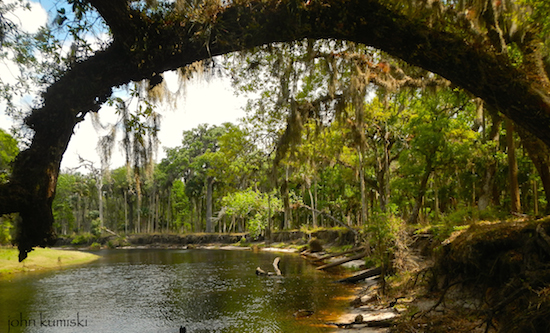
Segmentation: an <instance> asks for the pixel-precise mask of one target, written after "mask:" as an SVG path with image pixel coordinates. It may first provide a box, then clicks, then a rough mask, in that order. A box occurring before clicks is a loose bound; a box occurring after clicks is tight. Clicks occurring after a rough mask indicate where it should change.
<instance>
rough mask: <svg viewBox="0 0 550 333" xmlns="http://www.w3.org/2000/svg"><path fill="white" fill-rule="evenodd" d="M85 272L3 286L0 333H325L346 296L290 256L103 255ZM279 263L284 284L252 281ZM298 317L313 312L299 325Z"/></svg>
mask: <svg viewBox="0 0 550 333" xmlns="http://www.w3.org/2000/svg"><path fill="white" fill-rule="evenodd" d="M99 254H100V255H101V256H102V258H101V259H100V260H98V261H97V262H94V263H92V264H90V265H86V266H80V267H76V268H70V269H65V270H62V271H58V272H48V273H40V274H28V275H24V276H16V277H13V278H12V279H11V280H6V279H3V280H1V279H0V332H9V333H11V332H14V333H19V332H26V333H31V332H32V333H34V332H40V333H43V332H44V333H47V332H55V333H58V332H60V333H65V332H71V333H87V332H117V333H118V332H128V333H141V332H159V333H168V332H174V333H177V332H179V327H180V326H181V325H183V326H185V327H186V328H187V332H189V333H196V332H266V333H267V332H284V333H287V332H289V333H291V332H303V333H305V332H330V331H331V329H330V328H327V327H322V325H321V324H322V323H324V322H326V321H330V320H334V318H330V317H331V315H332V316H334V315H335V314H336V313H337V312H339V311H341V310H342V309H343V308H344V307H345V306H346V304H347V301H346V300H342V297H341V296H343V295H348V294H349V293H350V290H348V289H346V288H345V287H344V286H341V285H339V284H335V283H332V281H334V280H335V279H336V277H334V276H330V275H329V274H327V273H323V272H318V271H316V270H315V269H314V267H312V266H310V265H309V264H307V263H306V262H304V260H302V259H300V258H299V257H298V256H296V255H289V254H272V253H252V252H250V251H223V250H150V249H149V250H136V249H134V250H105V251H100V252H99ZM277 256H280V257H281V262H280V264H279V267H280V268H281V271H282V272H283V275H284V276H285V277H284V278H283V279H277V278H265V277H257V276H256V275H255V269H256V267H258V266H259V267H262V268H263V269H264V270H270V271H272V270H273V267H272V262H273V259H274V258H275V257H277ZM299 310H312V311H314V314H313V315H312V316H311V317H309V318H306V319H296V318H295V317H294V316H293V314H295V313H296V312H297V311H299Z"/></svg>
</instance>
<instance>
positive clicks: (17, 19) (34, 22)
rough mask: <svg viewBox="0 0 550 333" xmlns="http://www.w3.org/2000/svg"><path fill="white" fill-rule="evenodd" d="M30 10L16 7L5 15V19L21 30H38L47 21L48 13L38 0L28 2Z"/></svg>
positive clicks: (31, 31) (32, 31) (30, 31)
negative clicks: (36, 0)
mask: <svg viewBox="0 0 550 333" xmlns="http://www.w3.org/2000/svg"><path fill="white" fill-rule="evenodd" d="M29 7H30V10H29V9H27V8H17V9H16V10H15V11H13V12H12V13H8V14H7V15H6V17H7V19H9V20H11V21H12V22H14V23H15V24H17V25H18V26H19V27H20V28H21V29H22V30H23V31H25V32H28V33H35V32H38V30H39V29H40V27H43V26H45V25H46V23H47V22H48V13H47V12H46V10H45V9H44V7H42V5H41V4H40V3H38V2H32V1H30V2H29Z"/></svg>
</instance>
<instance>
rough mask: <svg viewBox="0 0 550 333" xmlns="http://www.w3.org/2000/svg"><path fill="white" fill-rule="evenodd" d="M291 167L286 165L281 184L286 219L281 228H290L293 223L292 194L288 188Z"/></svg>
mask: <svg viewBox="0 0 550 333" xmlns="http://www.w3.org/2000/svg"><path fill="white" fill-rule="evenodd" d="M289 173H290V167H289V166H288V165H285V178H284V180H283V183H282V184H281V196H282V197H283V209H284V219H283V221H282V223H281V230H285V229H289V228H290V225H291V224H292V210H291V207H290V195H289V190H288V178H289Z"/></svg>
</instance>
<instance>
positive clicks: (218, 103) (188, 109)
mask: <svg viewBox="0 0 550 333" xmlns="http://www.w3.org/2000/svg"><path fill="white" fill-rule="evenodd" d="M5 1H11V0H5ZM30 3H31V10H30V11H26V10H25V11H19V12H17V13H15V15H14V16H12V17H11V19H12V20H13V21H14V22H18V23H20V24H21V26H22V28H23V29H24V30H26V31H28V32H36V31H37V30H38V29H39V28H40V27H41V26H43V25H45V24H47V22H48V21H51V20H52V15H54V14H55V13H53V14H52V13H51V12H52V9H53V8H55V7H54V6H53V4H52V2H51V0H43V1H40V2H30ZM48 11H50V13H48ZM16 72H17V71H16V69H15V67H14V66H13V65H11V64H9V63H5V62H4V63H0V77H1V78H2V80H4V81H9V80H13V75H14V73H16ZM175 77H176V76H175V75H174V74H173V73H165V80H166V82H167V84H168V87H169V89H170V90H171V91H176V90H177V88H176V85H177V84H176V79H175ZM186 87H187V88H186V92H185V94H184V96H180V97H179V98H178V101H179V103H178V104H177V106H176V107H175V108H173V107H171V106H169V105H162V106H160V107H158V108H157V109H156V111H158V112H160V113H161V114H162V122H161V129H160V133H159V139H160V143H159V151H158V154H157V161H158V162H160V160H161V159H162V158H163V157H164V156H165V155H164V149H163V147H175V146H178V145H180V144H181V140H182V133H183V131H186V130H190V129H192V128H195V127H197V126H198V125H199V124H204V123H207V124H212V125H220V124H222V123H224V122H236V121H237V120H238V119H239V118H242V117H243V116H244V115H245V113H244V106H245V105H246V98H245V97H244V96H242V95H241V96H236V94H235V92H234V90H233V88H232V87H231V84H230V81H229V79H228V78H211V79H210V80H208V81H206V80H204V79H193V80H191V81H190V82H188V83H187V86H186ZM27 107H28V106H27ZM4 109H5V105H2V104H1V102H0V128H2V129H4V130H8V129H9V127H10V126H11V120H10V119H9V117H7V116H6V115H5V113H4ZM99 115H100V119H101V120H102V122H104V123H105V122H108V121H114V119H115V115H114V110H113V109H112V108H111V109H110V108H109V107H103V108H102V109H101V110H100V111H99ZM74 133H75V134H74V135H73V137H72V139H71V141H70V143H69V146H68V148H67V151H66V152H65V155H64V156H63V161H62V163H61V169H62V170H67V169H72V168H76V167H78V166H79V156H80V157H82V158H83V159H85V160H88V161H92V162H94V163H95V165H96V166H97V167H99V166H100V162H99V161H100V160H99V156H98V154H97V151H96V146H97V141H98V133H97V132H96V130H95V129H94V127H93V125H92V121H91V119H90V115H87V116H86V118H85V120H84V121H83V122H81V123H79V124H77V126H76V128H75V131H74ZM124 160H125V158H124V155H123V153H122V150H120V148H118V147H117V148H115V151H114V152H113V158H112V160H111V166H110V167H111V168H117V167H120V166H122V165H124ZM81 171H85V170H81Z"/></svg>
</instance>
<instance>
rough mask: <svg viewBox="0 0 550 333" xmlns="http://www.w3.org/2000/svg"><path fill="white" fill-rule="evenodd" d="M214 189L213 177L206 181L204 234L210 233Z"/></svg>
mask: <svg viewBox="0 0 550 333" xmlns="http://www.w3.org/2000/svg"><path fill="white" fill-rule="evenodd" d="M213 189H214V177H212V176H209V177H208V178H207V179H206V232H212V192H213Z"/></svg>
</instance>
